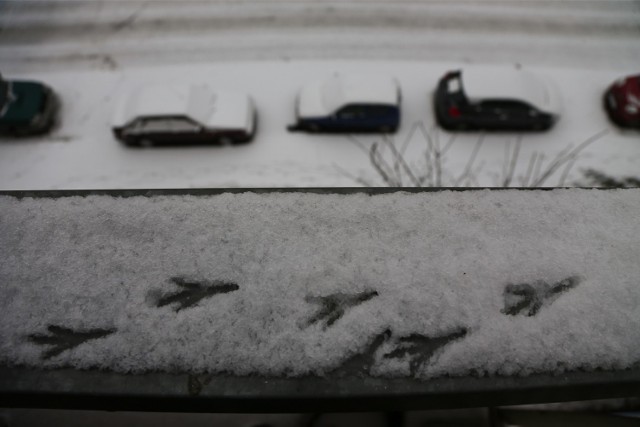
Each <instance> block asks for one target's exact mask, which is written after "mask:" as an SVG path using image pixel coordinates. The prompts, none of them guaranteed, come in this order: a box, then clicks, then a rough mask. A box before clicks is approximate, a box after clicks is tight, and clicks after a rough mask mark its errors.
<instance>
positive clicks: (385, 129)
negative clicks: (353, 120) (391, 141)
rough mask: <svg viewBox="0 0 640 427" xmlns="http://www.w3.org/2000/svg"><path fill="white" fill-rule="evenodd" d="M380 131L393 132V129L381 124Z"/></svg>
mask: <svg viewBox="0 0 640 427" xmlns="http://www.w3.org/2000/svg"><path fill="white" fill-rule="evenodd" d="M378 132H380V133H391V132H392V129H391V127H389V126H380V127H379V128H378Z"/></svg>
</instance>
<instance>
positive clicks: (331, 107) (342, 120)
mask: <svg viewBox="0 0 640 427" xmlns="http://www.w3.org/2000/svg"><path fill="white" fill-rule="evenodd" d="M401 99H402V96H401V94H400V85H399V84H398V82H397V81H396V80H395V79H394V78H391V77H389V76H381V75H374V74H362V75H360V74H357V75H356V74H335V75H333V76H331V77H330V78H328V79H325V80H320V81H314V82H311V83H309V84H307V85H306V86H304V87H303V88H302V90H301V91H300V93H299V94H298V98H297V100H296V111H295V112H296V122H295V123H294V124H293V125H291V126H289V127H288V129H289V130H290V131H309V132H338V133H340V132H381V133H390V132H396V131H397V130H398V127H399V126H400V103H401Z"/></svg>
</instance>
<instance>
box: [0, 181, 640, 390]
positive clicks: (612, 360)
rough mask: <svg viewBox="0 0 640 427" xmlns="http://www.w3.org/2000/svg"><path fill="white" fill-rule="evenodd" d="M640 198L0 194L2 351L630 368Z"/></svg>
mask: <svg viewBox="0 0 640 427" xmlns="http://www.w3.org/2000/svg"><path fill="white" fill-rule="evenodd" d="M638 212H640V190H636V189H628V190H606V191H605V190H581V189H572V190H561V189H557V190H550V191H541V190H532V191H521V190H510V191H490V190H482V191H465V192H450V191H443V192H435V193H430V192H429V193H417V194H410V193H392V194H384V195H376V196H368V195H365V194H348V195H338V194H311V193H267V194H255V193H242V194H229V193H226V194H221V195H212V196H198V197H196V196H153V197H131V198H115V197H111V196H88V197H78V196H76V197H63V198H57V199H50V198H23V199H18V198H15V197H12V196H2V197H0V242H2V244H1V245H0V313H1V314H0V325H1V326H0V363H3V364H10V365H13V364H21V365H26V366H32V367H60V366H73V367H76V368H91V367H95V368H104V369H110V370H115V371H119V372H142V371H149V370H154V371H155V370H160V371H183V372H184V371H190V372H204V371H207V372H213V373H223V372H224V373H232V374H236V375H245V374H260V375H265V376H274V375H275V376H283V375H294V376H297V375H304V374H329V375H331V374H332V373H340V372H341V373H342V374H355V373H361V374H362V373H364V374H367V375H383V376H406V375H413V376H417V377H419V378H429V377H434V376H440V375H467V374H489V375H494V374H500V375H526V374H531V373H536V372H555V373H559V372H563V371H566V370H575V369H587V370H590V369H597V368H603V369H624V368H629V367H634V365H635V366H636V367H637V366H638V363H639V362H640V346H639V345H638V343H640V286H639V285H640V283H639V282H638V281H639V277H640V263H639V262H638V260H640V237H639V236H640V219H638ZM358 355H360V356H358Z"/></svg>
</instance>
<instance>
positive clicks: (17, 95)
mask: <svg viewBox="0 0 640 427" xmlns="http://www.w3.org/2000/svg"><path fill="white" fill-rule="evenodd" d="M8 83H9V98H8V99H7V104H6V105H5V106H4V107H3V108H2V120H3V121H14V120H15V121H29V120H31V119H32V118H34V117H35V116H36V115H37V114H38V113H39V112H40V111H42V105H43V103H44V102H45V98H46V87H45V86H44V85H43V84H42V83H37V82H23V81H9V82H8Z"/></svg>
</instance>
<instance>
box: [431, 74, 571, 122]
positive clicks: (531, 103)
mask: <svg viewBox="0 0 640 427" xmlns="http://www.w3.org/2000/svg"><path fill="white" fill-rule="evenodd" d="M434 109H435V115H436V120H437V121H438V124H439V125H440V126H441V127H443V128H444V129H448V130H467V129H486V130H518V131H522V130H547V129H550V128H551V127H552V126H553V125H554V123H555V122H556V121H557V120H558V118H559V116H560V98H559V96H558V94H557V93H556V91H555V88H554V87H553V85H552V84H551V82H549V81H547V80H545V79H544V78H542V77H540V76H537V75H535V74H533V73H531V72H529V71H526V70H522V69H513V70H503V72H491V73H488V72H477V71H475V70H465V71H464V72H463V71H462V70H457V71H450V72H448V73H446V74H445V75H444V76H443V77H442V78H441V79H440V82H439V83H438V87H437V89H436V92H435V95H434Z"/></svg>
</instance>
